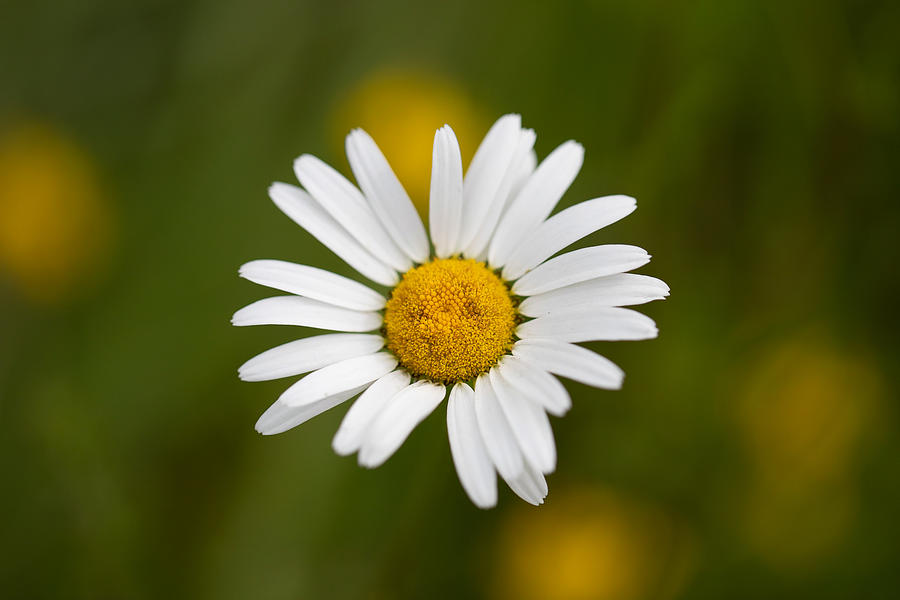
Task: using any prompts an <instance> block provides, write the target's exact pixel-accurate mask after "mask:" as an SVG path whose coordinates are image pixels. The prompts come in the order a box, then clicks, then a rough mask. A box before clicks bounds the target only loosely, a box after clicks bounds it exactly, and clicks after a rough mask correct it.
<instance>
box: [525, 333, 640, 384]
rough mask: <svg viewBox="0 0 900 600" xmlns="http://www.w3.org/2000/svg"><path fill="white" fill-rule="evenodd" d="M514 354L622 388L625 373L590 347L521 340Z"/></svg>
mask: <svg viewBox="0 0 900 600" xmlns="http://www.w3.org/2000/svg"><path fill="white" fill-rule="evenodd" d="M512 352H513V356H515V357H517V358H520V359H522V360H523V361H524V362H527V363H530V364H532V365H534V366H535V367H537V368H540V369H544V370H545V371H550V372H551V373H555V374H557V375H559V376H560V377H568V378H569V379H573V380H575V381H578V382H581V383H583V384H585V385H590V386H593V387H596V388H602V389H607V390H617V389H619V388H621V387H622V380H623V379H624V378H625V373H624V372H622V369H620V368H619V367H618V366H616V365H615V364H614V363H613V362H612V361H610V360H609V359H608V358H604V357H603V356H600V355H599V354H597V353H596V352H592V351H590V350H588V349H587V348H582V347H581V346H576V345H574V344H569V343H566V342H560V341H557V340H520V341H518V342H516V345H515V346H513V350H512Z"/></svg>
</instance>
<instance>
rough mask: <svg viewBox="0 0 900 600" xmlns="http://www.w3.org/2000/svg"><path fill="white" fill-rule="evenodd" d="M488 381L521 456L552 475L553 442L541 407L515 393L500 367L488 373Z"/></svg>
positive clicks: (554, 464) (553, 464)
mask: <svg viewBox="0 0 900 600" xmlns="http://www.w3.org/2000/svg"><path fill="white" fill-rule="evenodd" d="M490 379H491V387H492V388H493V390H494V393H495V394H496V396H497V400H498V401H499V402H500V407H501V408H502V409H503V414H504V415H506V420H507V422H508V423H509V425H510V427H511V428H512V431H513V435H514V436H515V437H516V441H518V443H519V448H520V449H521V450H522V455H523V456H524V457H525V459H526V460H528V462H530V463H531V464H533V465H534V466H535V467H537V469H538V470H539V471H541V472H542V473H551V472H553V470H554V469H556V442H555V441H554V440H553V429H552V428H551V427H550V420H549V419H548V418H547V413H545V412H544V408H543V407H542V406H541V405H539V404H537V403H535V402H533V401H532V400H531V399H530V398H528V397H527V396H523V395H522V394H519V392H518V390H517V389H516V388H514V387H513V386H512V385H510V384H509V382H508V381H507V379H506V378H505V377H503V368H502V366H501V367H496V368H493V369H491V370H490Z"/></svg>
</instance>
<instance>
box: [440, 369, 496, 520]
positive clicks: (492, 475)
mask: <svg viewBox="0 0 900 600" xmlns="http://www.w3.org/2000/svg"><path fill="white" fill-rule="evenodd" d="M447 433H448V435H449V437H450V453H451V454H452V455H453V464H454V465H455V466H456V473H457V474H458V475H459V482H460V483H461V484H462V486H463V489H464V490H466V494H468V496H469V498H470V499H471V500H472V502H473V503H474V504H475V506H477V507H479V508H490V507H492V506H494V505H496V504H497V474H496V472H495V471H494V465H493V463H491V459H490V457H489V456H488V453H487V448H485V445H484V440H483V439H481V432H480V431H479V430H478V420H477V417H476V416H475V392H473V391H472V388H470V387H469V386H468V385H466V384H465V383H457V384H456V385H455V386H453V389H452V390H450V400H449V402H448V403H447Z"/></svg>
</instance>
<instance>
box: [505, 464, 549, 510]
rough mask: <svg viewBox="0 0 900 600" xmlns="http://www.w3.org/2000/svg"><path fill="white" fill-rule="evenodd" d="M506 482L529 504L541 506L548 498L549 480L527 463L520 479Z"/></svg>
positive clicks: (516, 478)
mask: <svg viewBox="0 0 900 600" xmlns="http://www.w3.org/2000/svg"><path fill="white" fill-rule="evenodd" d="M504 481H506V485H508V486H509V489H511V490H512V491H514V492H515V493H516V495H517V496H518V497H519V498H521V499H522V500H524V501H526V502H528V503H529V504H533V505H535V506H540V505H541V504H543V503H544V498H546V497H547V480H546V479H544V476H543V475H542V474H541V472H540V471H538V470H537V469H536V468H535V467H534V466H532V465H530V464H528V463H527V462H526V463H525V468H524V469H523V470H522V473H520V474H519V476H518V477H515V478H512V479H504Z"/></svg>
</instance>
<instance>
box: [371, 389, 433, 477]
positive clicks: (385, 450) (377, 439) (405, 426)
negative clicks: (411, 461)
mask: <svg viewBox="0 0 900 600" xmlns="http://www.w3.org/2000/svg"><path fill="white" fill-rule="evenodd" d="M446 391H447V390H446V388H445V387H444V386H442V385H438V384H436V383H429V382H427V381H417V382H416V383H414V384H412V385H411V386H409V387H407V388H404V389H403V390H401V391H400V392H399V393H397V394H396V395H395V396H394V397H393V398H391V399H390V400H389V401H388V404H387V406H386V407H385V408H384V410H382V411H381V414H380V415H378V417H377V418H376V419H375V421H374V422H373V423H372V427H371V428H369V431H368V433H367V434H366V439H365V441H364V442H363V444H362V447H361V448H360V449H359V464H360V465H362V466H364V467H368V468H370V469H374V468H375V467H377V466H379V465H381V464H383V463H384V461H386V460H387V459H388V458H390V457H391V455H393V454H394V452H396V451H397V449H398V448H399V447H400V446H401V445H403V442H405V441H406V438H408V437H409V434H410V433H412V430H413V429H415V427H416V425H418V424H419V423H421V422H422V421H423V420H424V419H425V417H427V416H428V415H430V414H431V412H432V411H433V410H434V409H435V408H437V405H438V404H440V403H441V400H443V399H444V394H446Z"/></svg>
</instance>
